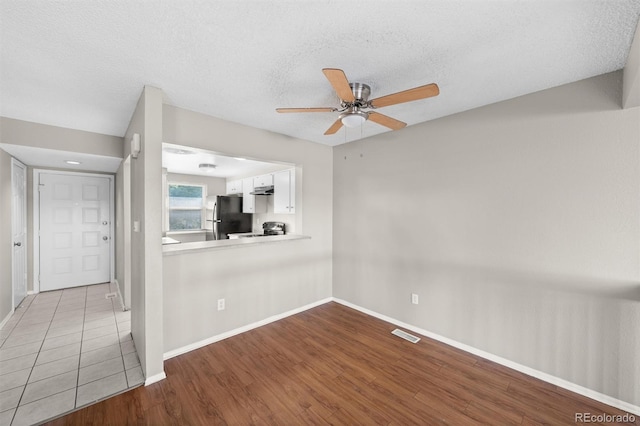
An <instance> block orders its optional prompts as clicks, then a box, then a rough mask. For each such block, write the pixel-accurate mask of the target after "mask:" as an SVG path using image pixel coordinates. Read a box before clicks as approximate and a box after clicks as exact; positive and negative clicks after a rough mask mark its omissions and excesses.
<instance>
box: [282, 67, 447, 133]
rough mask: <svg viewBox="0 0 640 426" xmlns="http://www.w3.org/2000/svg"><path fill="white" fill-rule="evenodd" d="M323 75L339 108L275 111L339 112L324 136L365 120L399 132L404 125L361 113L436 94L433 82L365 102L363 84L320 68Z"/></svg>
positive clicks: (368, 90)
mask: <svg viewBox="0 0 640 426" xmlns="http://www.w3.org/2000/svg"><path fill="white" fill-rule="evenodd" d="M322 72H323V73H324V75H325V76H326V77H327V79H328V80H329V83H331V85H332V86H333V88H334V90H335V91H336V93H337V95H338V97H339V98H340V107H339V108H332V107H318V108H277V109H276V111H277V112H280V113H289V112H339V113H340V115H339V116H338V119H337V120H336V121H335V123H333V125H331V127H329V129H327V131H326V132H324V134H325V135H333V134H334V133H336V132H337V131H338V130H340V128H341V127H342V126H343V125H344V126H347V127H357V126H359V125H361V124H362V123H364V122H365V121H367V120H371V121H373V122H375V123H378V124H380V125H382V126H385V127H388V128H390V129H391V130H398V129H402V128H403V127H404V126H406V125H407V123H403V122H402V121H399V120H396V119H395V118H391V117H389V116H386V115H384V114H380V113H379V112H375V111H365V110H366V109H376V108H381V107H385V106H389V105H396V104H401V103H404V102H411V101H417V100H419V99H426V98H430V97H432V96H437V95H438V94H439V93H440V89H438V85H437V84H435V83H431V84H427V85H425V86H419V87H414V88H413V89H409V90H404V91H402V92H398V93H393V94H391V95H386V96H382V97H380V98H376V99H372V100H369V95H370V94H371V87H369V86H367V85H366V84H363V83H349V80H347V76H346V75H345V73H344V71H342V70H341V69H337V68H324V69H323V70H322Z"/></svg>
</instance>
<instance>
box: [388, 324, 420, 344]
mask: <svg viewBox="0 0 640 426" xmlns="http://www.w3.org/2000/svg"><path fill="white" fill-rule="evenodd" d="M391 334H393V335H395V336H398V337H401V338H403V339H404V340H408V341H410V342H411V343H418V342H419V341H420V338H419V337H416V336H414V335H413V334H409V333H407V332H406V331H402V330H400V329H399V328H396V329H395V330H393V331H392V332H391Z"/></svg>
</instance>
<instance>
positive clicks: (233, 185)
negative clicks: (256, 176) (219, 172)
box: [227, 179, 253, 195]
mask: <svg viewBox="0 0 640 426" xmlns="http://www.w3.org/2000/svg"><path fill="white" fill-rule="evenodd" d="M251 190H253V188H251ZM231 194H242V180H241V179H238V180H228V181H227V195H231Z"/></svg>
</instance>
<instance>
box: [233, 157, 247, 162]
mask: <svg viewBox="0 0 640 426" xmlns="http://www.w3.org/2000/svg"><path fill="white" fill-rule="evenodd" d="M233 159H234V160H238V161H245V160H246V158H242V157H233Z"/></svg>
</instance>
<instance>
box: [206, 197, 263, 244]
mask: <svg viewBox="0 0 640 426" xmlns="http://www.w3.org/2000/svg"><path fill="white" fill-rule="evenodd" d="M212 201H214V204H213V207H212V209H211V210H207V216H208V217H207V224H206V229H207V241H209V240H226V239H227V238H229V237H228V236H227V234H237V233H241V232H251V231H252V230H253V229H252V228H253V226H252V225H253V223H252V222H253V214H251V213H242V197H227V196H224V195H218V196H217V197H215V200H212Z"/></svg>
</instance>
